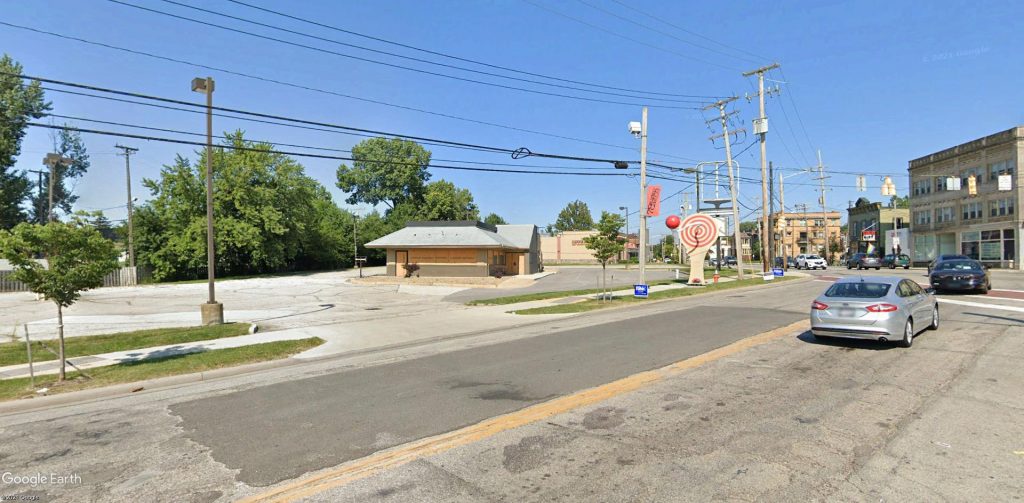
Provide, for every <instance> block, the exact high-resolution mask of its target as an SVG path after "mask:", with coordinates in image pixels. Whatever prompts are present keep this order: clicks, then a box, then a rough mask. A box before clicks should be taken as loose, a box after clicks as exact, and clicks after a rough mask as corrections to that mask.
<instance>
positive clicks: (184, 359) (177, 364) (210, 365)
mask: <svg viewBox="0 0 1024 503" xmlns="http://www.w3.org/2000/svg"><path fill="white" fill-rule="evenodd" d="M323 342H324V341H323V340H321V339H319V338H316V337H313V338H309V339H301V340H295V341H278V342H268V343H264V344H255V345H252V346H242V347H239V348H229V349H218V350H214V351H206V352H203V353H192V354H187V355H179V356H171V357H168V358H161V359H158V360H144V361H140V362H133V363H121V364H118V365H110V366H107V367H97V368H93V369H89V370H88V371H87V373H88V374H89V376H90V377H92V379H87V378H85V377H83V376H81V375H79V374H78V373H77V372H70V373H68V376H67V381H65V382H63V383H60V384H58V383H57V382H56V381H57V376H56V375H46V376H38V377H36V389H40V388H50V389H49V391H48V392H47V393H48V394H54V393H65V392H68V391H77V390H82V389H87V388H99V387H102V386H109V385H111V384H122V383H129V382H136V381H144V380H147V379H154V378H157V377H166V376H171V375H178V374H188V373H193V372H204V371H207V370H213V369H218V368H223V367H233V366H238V365H244V364H247V363H256V362H263V361H269V360H277V359H280V358H285V357H288V356H291V355H294V354H297V353H301V352H302V351H305V350H307V349H310V348H314V347H316V346H319V345H320V344H323ZM33 394H34V391H33V390H32V388H30V386H29V379H28V378H20V379H5V380H2V381H0V401H2V400H12V399H15V398H21V397H25V396H29V395H33Z"/></svg>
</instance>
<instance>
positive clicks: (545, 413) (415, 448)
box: [240, 320, 810, 503]
mask: <svg viewBox="0 0 1024 503" xmlns="http://www.w3.org/2000/svg"><path fill="white" fill-rule="evenodd" d="M808 328H810V322H809V321H807V320H803V321H798V322H796V323H792V324H790V325H786V326H784V327H780V328H776V329H774V330H771V331H768V332H764V333H762V334H758V335H755V336H753V337H748V338H746V339H742V340H739V341H736V342H734V343H732V344H729V345H727V346H723V347H721V348H718V349H715V350H713V351H710V352H707V353H704V354H701V355H697V356H694V357H692V358H687V359H685V360H682V361H679V362H676V363H673V364H671V365H668V366H665V367H662V368H660V369H656V370H650V371H646V372H640V373H638V374H634V375H631V376H629V377H624V378H622V379H619V380H617V381H612V382H610V383H608V384H604V385H601V386H597V387H595V388H590V389H586V390H583V391H580V392H577V393H574V394H572V395H567V396H564V397H561V398H556V399H553V400H549V401H547V402H544V403H539V404H536V405H532V406H530V407H527V408H525V409H522V410H518V411H515V412H511V413H508V414H505V415H502V416H497V417H494V418H491V419H485V420H483V421H481V422H479V423H477V424H474V425H471V426H467V427H465V428H461V429H458V430H455V431H451V432H448V433H443V434H440V435H436V436H433V437H428V438H424V439H421V440H417V441H414V442H410V443H408V444H404V445H400V446H397V447H394V448H391V449H388V450H384V451H380V452H377V453H375V454H371V455H369V456H367V457H364V458H360V459H356V460H353V461H350V462H348V463H345V464H342V465H341V466H338V467H335V468H332V469H328V470H326V471H323V472H321V473H318V474H315V475H311V476H309V477H306V478H303V479H301V480H296V481H293V482H288V483H285V484H282V485H280V486H278V487H275V488H273V489H271V490H269V491H266V492H264V493H261V494H256V495H253V496H250V497H248V498H245V499H242V500H240V501H241V502H243V503H256V502H275V503H276V502H290V501H297V500H300V499H302V498H305V497H308V496H312V495H314V494H318V493H322V492H324V491H327V490H329V489H332V488H335V487H339V486H343V485H345V484H348V483H351V482H354V481H356V480H360V479H363V478H366V477H369V476H371V475H374V474H376V473H379V472H381V471H384V470H387V469H390V468H395V467H398V466H402V465H404V464H406V463H409V462H412V461H415V460H417V459H419V458H423V457H426V456H432V455H435V454H439V453H442V452H445V451H448V450H451V449H454V448H456V447H459V446H463V445H467V444H471V443H474V442H479V441H481V440H484V439H486V438H489V437H492V436H494V435H497V434H498V433H501V432H504V431H508V430H511V429H514V428H518V427H520V426H525V425H528V424H531V423H535V422H537V421H540V420H543V419H547V418H549V417H551V416H555V415H557V414H562V413H564V412H569V411H571V410H574V409H578V408H580V407H584V406H587V405H592V404H595V403H598V402H602V401H604V400H607V399H609V398H613V397H616V396H619V395H623V394H625V393H628V392H630V391H634V390H637V389H639V388H641V387H643V386H646V385H649V384H651V383H654V382H657V381H661V380H663V379H665V378H666V377H670V376H674V375H677V374H680V373H682V372H685V371H687V370H690V369H693V368H696V367H699V366H701V365H704V364H707V363H710V362H713V361H715V360H718V359H721V358H724V357H726V356H730V355H733V354H736V353H738V352H740V351H743V350H746V349H749V348H752V347H754V346H758V345H761V344H764V343H767V342H770V341H772V340H774V339H778V338H780V337H783V336H786V335H789V334H792V333H794V332H796V331H801V332H802V331H804V330H807V329H808Z"/></svg>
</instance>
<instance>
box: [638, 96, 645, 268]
mask: <svg viewBox="0 0 1024 503" xmlns="http://www.w3.org/2000/svg"><path fill="white" fill-rule="evenodd" d="M639 244H640V284H641V285H646V284H647V107H644V108H643V113H642V115H641V117H640V243H639Z"/></svg>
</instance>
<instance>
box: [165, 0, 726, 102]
mask: <svg viewBox="0 0 1024 503" xmlns="http://www.w3.org/2000/svg"><path fill="white" fill-rule="evenodd" d="M161 1H163V2H165V3H169V4H171V5H177V6H180V7H184V8H188V9H193V10H197V11H200V12H206V13H208V14H213V15H216V16H221V17H226V18H228V19H234V20H236V21H241V22H244V23H249V24H254V25H257V26H262V27H265V28H270V29H273V30H278V31H283V32H286V33H291V34H294V35H299V36H303V37H307V38H312V39H315V40H320V41H323V42H329V43H333V44H338V45H342V46H345V47H351V48H355V49H360V50H364V51H368V52H373V53H376V54H383V55H387V56H391V57H395V58H401V59H407V60H410V61H416V62H418V63H424V64H429V65H435V66H441V67H444V68H451V69H455V70H461V71H466V72H472V73H478V74H481V75H487V76H491V77H498V78H503V79H510V80H515V81H520V82H527V83H531V84H538V85H545V86H552V87H558V88H562V89H571V90H575V91H583V92H590V93H598V94H607V95H610V96H621V97H627V98H635V99H654V100H665V101H678V100H674V99H669V98H704V99H717V98H716V97H714V96H707V95H695V94H672V93H661V92H656V93H648V92H643V91H638V90H635V89H625V88H613V87H610V86H603V85H595V84H590V83H585V82H577V81H570V80H568V79H560V78H556V77H550V76H546V75H541V74H534V73H531V72H524V71H522V70H515V69H511V68H505V67H500V66H496V65H491V64H487V63H483V62H479V61H473V60H468V61H471V62H472V63H473V64H477V65H484V66H487V67H491V68H500V69H502V70H504V71H508V72H514V73H521V74H527V75H531V76H538V77H542V78H546V79H551V80H557V81H563V82H571V83H577V84H579V85H587V86H592V87H599V88H604V89H614V90H616V91H624V92H629V93H632V94H622V93H620V92H610V91H600V90H595V89H585V88H580V87H575V86H567V85H561V84H553V83H550V82H542V81H537V80H533V79H525V78H521V77H513V76H508V75H502V74H499V73H494V72H485V71H482V70H477V69H473V68H467V67H463V66H458V65H451V64H446V63H439V62H436V61H431V60H427V59H423V58H416V57H412V56H406V55H404V54H397V53H393V52H388V51H382V50H380V49H374V48H372V47H365V46H361V45H356V44H351V43H348V42H342V41H339V40H334V39H329V38H326V37H320V36H317V35H312V34H309V33H303V32H300V31H296V30H291V29H287V28H283V27H280V26H276V25H271V24H267V23H263V22H260V21H254V20H252V19H247V18H243V17H239V16H234V15H231V14H226V13H223V12H218V11H214V10H211V9H205V8H202V7H197V6H193V5H189V4H186V3H182V2H178V1H176V0H161ZM235 3H238V4H239V5H244V6H246V7H252V8H255V9H258V10H261V11H264V12H269V13H273V14H275V15H278V16H283V17H286V18H289V19H294V20H298V21H301V22H304V23H309V24H312V25H314V26H319V27H323V28H329V29H336V30H338V31H342V32H344V33H349V34H354V32H351V31H347V30H340V29H337V28H334V27H332V26H329V25H325V24H323V23H317V22H315V21H310V20H308V19H302V18H299V17H296V16H291V15H287V14H283V13H281V12H278V11H273V10H270V9H264V8H260V7H253V6H251V5H249V4H245V3H243V2H235ZM358 35H359V36H363V37H367V36H365V35H362V34H358ZM367 38H371V39H373V40H378V41H382V42H385V43H389V44H394V45H398V46H401V47H405V48H409V49H414V50H418V51H421V52H425V53H429V54H434V55H440V56H443V57H446V58H452V59H457V60H464V58H456V57H454V56H449V55H446V54H442V53H437V52H435V51H426V50H423V49H419V48H416V47H412V46H409V45H407V44H398V43H395V42H391V41H386V40H383V39H380V38H378V37H367ZM655 95H660V96H666V97H667V98H659V97H657V96H655ZM687 101H691V100H682V101H680V102H687Z"/></svg>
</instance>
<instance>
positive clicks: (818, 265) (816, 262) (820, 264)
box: [796, 254, 828, 271]
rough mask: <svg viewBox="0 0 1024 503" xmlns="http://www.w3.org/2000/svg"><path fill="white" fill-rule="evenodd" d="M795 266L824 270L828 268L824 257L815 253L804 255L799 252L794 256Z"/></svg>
mask: <svg viewBox="0 0 1024 503" xmlns="http://www.w3.org/2000/svg"><path fill="white" fill-rule="evenodd" d="M796 268H797V269H821V270H822V271H824V270H825V269H828V264H826V263H825V259H823V258H821V257H819V256H817V255H804V254H800V255H797V257H796Z"/></svg>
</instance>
